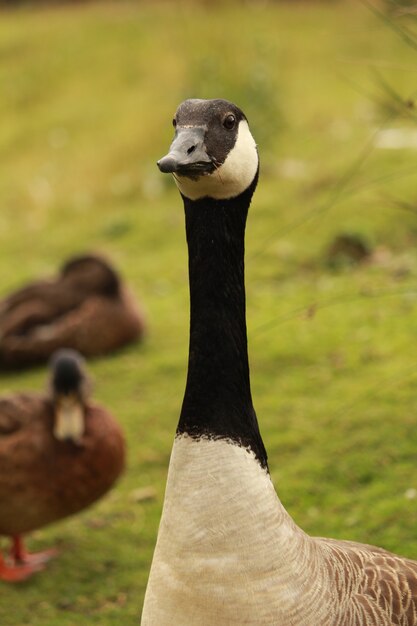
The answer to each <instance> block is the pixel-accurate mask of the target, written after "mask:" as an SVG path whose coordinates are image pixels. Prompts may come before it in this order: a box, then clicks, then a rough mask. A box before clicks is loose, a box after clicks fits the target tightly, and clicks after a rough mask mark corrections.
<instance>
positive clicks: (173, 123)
mask: <svg viewBox="0 0 417 626" xmlns="http://www.w3.org/2000/svg"><path fill="white" fill-rule="evenodd" d="M172 125H173V127H174V128H175V127H176V126H177V120H176V119H175V117H174V119H173V120H172Z"/></svg>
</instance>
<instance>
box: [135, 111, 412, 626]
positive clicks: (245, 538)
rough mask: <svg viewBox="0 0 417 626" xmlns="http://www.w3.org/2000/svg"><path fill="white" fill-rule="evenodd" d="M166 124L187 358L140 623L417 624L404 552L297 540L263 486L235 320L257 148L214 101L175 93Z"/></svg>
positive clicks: (240, 308) (243, 347)
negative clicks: (179, 99) (179, 207)
mask: <svg viewBox="0 0 417 626" xmlns="http://www.w3.org/2000/svg"><path fill="white" fill-rule="evenodd" d="M233 122H234V123H233ZM175 126H176V136H175V138H174V142H173V144H172V146H171V149H170V153H169V154H168V155H167V157H164V159H161V161H160V162H159V167H160V169H161V170H162V171H164V172H169V171H171V172H173V173H174V175H175V179H176V183H177V185H178V187H179V190H180V192H181V194H182V196H183V201H184V208H185V219H186V232H187V244H188V251H189V278H190V301H191V319H190V346H189V361H188V374H187V384H186V389H185V395H184V400H183V404H182V409H181V414H180V418H179V422H178V426H177V431H176V436H175V440H174V445H173V450H172V455H171V459H170V465H169V471H168V480H167V486H166V493H165V501H164V507H163V512H162V517H161V522H160V527H159V531H158V538H157V543H156V547H155V552H154V557H153V561H152V565H151V570H150V575H149V580H148V586H147V590H146V595H145V601H144V606H143V611H142V622H141V624H142V626H168V625H170V626H171V625H172V624H175V625H178V626H231V625H233V624H236V625H243V624H247V625H250V626H417V562H415V561H410V560H407V559H404V558H402V557H399V556H397V555H393V554H390V553H388V552H386V551H384V550H382V549H380V548H376V547H373V546H367V545H362V544H357V543H353V542H347V541H337V540H332V539H324V538H314V537H310V536H308V535H307V534H306V533H305V532H304V531H303V530H302V529H300V528H299V527H298V526H297V525H296V524H295V522H294V521H293V520H292V518H291V516H290V515H289V514H288V513H287V511H286V510H285V508H284V506H283V505H282V503H281V501H280V499H279V497H278V495H277V493H276V491H275V489H274V486H273V484H272V482H271V479H270V475H269V471H268V461H267V454H266V451H265V448H264V445H263V442H262V438H261V435H260V432H259V427H258V422H257V418H256V413H255V410H254V407H253V403H252V397H251V390H250V377H249V363H248V353H247V336H246V319H245V285H244V234H245V226H246V218H247V213H248V209H249V205H250V202H251V198H252V194H253V192H254V190H255V187H256V184H257V179H258V157H257V151H256V146H255V143H254V141H253V139H252V141H251V140H250V137H249V136H248V133H249V129H248V125H247V121H246V118H245V116H244V115H243V113H242V112H241V111H240V110H239V109H237V107H235V106H234V105H233V104H231V103H229V102H227V101H222V100H215V101H202V100H189V101H186V102H185V103H183V104H182V105H180V107H179V109H178V110H177V114H176V117H175ZM194 127H196V128H197V132H196V133H193V128H194ZM202 129H203V130H202ZM224 135H226V137H225V138H223V136H224ZM192 155H196V157H195V158H196V159H197V163H196V165H195V166H193V165H192V163H191V164H190V159H192ZM236 163H238V166H236ZM213 164H214V166H213ZM208 177H211V178H210V181H208V180H206V178H208ZM200 182H201V196H199V192H198V189H199V183H200Z"/></svg>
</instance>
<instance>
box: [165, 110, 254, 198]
mask: <svg viewBox="0 0 417 626" xmlns="http://www.w3.org/2000/svg"><path fill="white" fill-rule="evenodd" d="M173 125H174V128H175V136H174V140H173V142H172V144H171V147H170V149H169V152H168V154H167V155H166V156H164V157H163V158H162V159H160V160H159V161H158V163H157V165H158V167H159V169H160V170H161V172H164V173H171V174H173V176H174V178H175V182H176V184H177V186H178V188H179V190H180V192H181V194H182V195H183V196H185V197H187V198H189V199H190V200H198V199H200V198H204V197H210V198H214V199H218V200H220V199H228V198H233V197H236V196H238V195H240V194H241V193H242V192H243V191H245V190H246V189H247V188H248V187H249V186H250V184H251V183H252V182H253V180H254V179H255V176H256V175H257V172H258V168H259V158H258V151H257V149H256V143H255V140H254V138H253V137H252V134H251V132H250V130H249V125H248V121H247V119H246V117H245V114H244V113H243V112H242V111H241V110H240V109H239V108H238V107H237V106H236V105H235V104H233V103H231V102H228V101H227V100H220V99H216V100H199V99H190V100H185V101H184V102H183V103H182V104H180V105H179V107H178V109H177V111H176V114H175V117H174V119H173Z"/></svg>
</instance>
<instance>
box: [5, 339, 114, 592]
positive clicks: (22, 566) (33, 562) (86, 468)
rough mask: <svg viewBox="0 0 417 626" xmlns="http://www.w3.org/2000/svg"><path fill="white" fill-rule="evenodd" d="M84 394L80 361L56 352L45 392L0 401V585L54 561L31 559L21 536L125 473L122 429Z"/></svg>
mask: <svg viewBox="0 0 417 626" xmlns="http://www.w3.org/2000/svg"><path fill="white" fill-rule="evenodd" d="M89 388H90V384H89V379H88V377H87V374H86V372H85V367H84V362H83V359H82V357H81V356H80V355H79V354H78V353H77V352H75V351H73V350H61V351H59V352H57V353H56V354H54V355H53V357H52V360H51V376H50V390H49V392H48V393H46V394H44V395H37V394H35V393H16V394H11V395H8V396H3V397H0V535H6V536H8V537H10V538H11V540H12V547H11V553H10V557H8V558H7V559H4V558H3V557H2V556H1V554H0V579H1V580H6V581H10V582H13V581H19V580H24V579H26V578H28V577H29V576H31V575H32V574H33V573H34V572H36V571H37V570H38V569H42V568H43V567H44V564H45V562H46V561H47V560H48V559H49V558H50V557H51V556H53V551H48V552H45V553H41V554H36V555H33V554H28V553H27V552H26V551H25V549H24V545H23V540H22V535H24V534H25V533H28V532H30V531H32V530H35V529H37V528H41V527H43V526H45V525H46V524H50V523H51V522H54V521H56V520H59V519H61V518H64V517H67V516H68V515H72V514H73V513H77V512H78V511H81V510H82V509H84V508H85V507H87V506H89V505H90V504H92V503H93V502H95V501H96V500H98V499H99V498H100V497H101V496H102V495H103V494H105V493H106V492H107V491H108V490H109V489H110V487H111V486H112V485H113V483H114V482H115V480H116V479H117V478H118V476H119V475H120V474H121V472H122V470H123V467H124V459H125V444H124V438H123V434H122V431H121V428H120V426H119V425H118V424H117V423H116V422H115V420H114V418H113V417H112V416H111V415H110V414H109V413H108V411H107V410H106V409H104V408H103V407H101V406H98V405H97V404H93V403H92V402H90V401H89V400H88V399H87V398H88V393H89Z"/></svg>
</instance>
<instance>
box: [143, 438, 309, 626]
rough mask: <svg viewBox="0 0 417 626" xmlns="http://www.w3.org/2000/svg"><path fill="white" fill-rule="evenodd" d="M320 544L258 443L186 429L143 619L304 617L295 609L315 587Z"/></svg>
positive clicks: (214, 623)
mask: <svg viewBox="0 0 417 626" xmlns="http://www.w3.org/2000/svg"><path fill="white" fill-rule="evenodd" d="M311 550H313V546H312V545H311V544H310V542H309V541H306V536H305V535H304V533H303V532H302V531H301V530H300V529H299V528H297V526H296V525H295V524H294V523H293V522H292V520H291V518H290V517H289V516H288V514H287V513H286V511H285V510H284V508H283V507H282V505H281V503H280V501H279V500H278V497H277V495H276V493H275V490H274V487H273V485H272V483H271V481H270V478H269V475H268V474H267V472H265V470H263V469H262V468H261V466H260V465H259V463H258V461H257V460H256V458H255V456H254V454H253V453H252V452H248V451H247V450H245V449H243V448H241V447H239V446H237V445H235V444H233V443H229V442H226V441H222V440H217V441H213V440H205V439H202V440H200V441H195V440H193V439H191V438H190V437H188V436H186V435H182V436H180V437H178V438H177V439H176V440H175V442H174V447H173V451H172V456H171V462H170V468H169V474H168V482H167V488H166V495H165V503H164V510H163V514H162V518H161V524H160V528H159V534H158V541H157V545H156V548H155V554H154V559H153V563H152V568H151V573H150V577H149V582H148V588H147V592H146V598H145V603H144V608H143V614H142V626H168V625H169V626H223V625H224V626H226V625H233V624H236V625H237V624H239V625H243V624H251V625H253V626H255V625H256V626H261V625H266V624H269V625H271V626H272V625H274V626H280V625H282V626H284V625H285V626H290V625H291V624H293V623H297V624H299V622H298V621H297V622H295V621H294V622H293V621H292V620H291V615H292V614H294V615H295V614H296V613H297V612H298V611H299V605H300V603H301V602H303V601H304V600H305V599H306V594H307V595H308V594H310V593H311V589H310V591H309V587H311V578H310V573H309V572H308V571H307V570H308V568H307V567H306V562H309V561H310V560H311V558H312V555H311V554H310V552H311ZM319 565H320V564H319ZM316 576H317V578H316V580H319V577H320V567H317V572H316ZM316 604H317V603H316ZM320 610H321V608H320V606H316V609H315V616H314V619H315V620H317V621H314V624H319V623H320V620H321V615H320ZM311 617H312V616H311V613H310V615H309V619H311ZM312 624H313V622H306V624H305V626H312Z"/></svg>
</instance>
